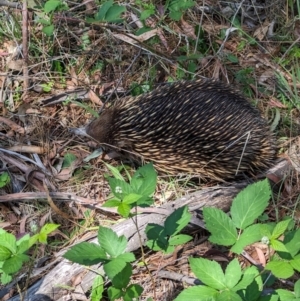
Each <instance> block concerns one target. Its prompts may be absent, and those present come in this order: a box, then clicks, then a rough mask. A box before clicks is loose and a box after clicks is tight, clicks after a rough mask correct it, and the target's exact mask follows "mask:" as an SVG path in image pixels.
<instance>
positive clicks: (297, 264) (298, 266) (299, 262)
mask: <svg viewBox="0 0 300 301" xmlns="http://www.w3.org/2000/svg"><path fill="white" fill-rule="evenodd" d="M290 264H291V266H292V267H293V268H294V269H295V270H296V271H298V272H300V254H298V255H296V256H295V257H294V258H293V259H292V260H291V261H290Z"/></svg>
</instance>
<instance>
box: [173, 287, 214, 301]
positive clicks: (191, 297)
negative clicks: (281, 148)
mask: <svg viewBox="0 0 300 301" xmlns="http://www.w3.org/2000/svg"><path fill="white" fill-rule="evenodd" d="M218 294H219V292H218V291H217V290H215V289H213V288H211V287H207V286H204V285H197V286H192V287H189V288H187V289H185V290H184V291H182V292H181V293H180V294H179V295H178V296H177V298H176V299H175V300H174V301H187V300H188V301H208V300H215V298H216V297H217V295H218Z"/></svg>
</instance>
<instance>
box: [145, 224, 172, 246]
mask: <svg viewBox="0 0 300 301" xmlns="http://www.w3.org/2000/svg"><path fill="white" fill-rule="evenodd" d="M145 232H146V235H147V238H148V240H147V242H146V245H147V246H148V247H149V248H150V249H152V250H154V251H159V250H164V251H166V250H167V248H168V246H169V242H168V240H167V238H166V235H165V232H164V227H162V226H160V225H157V224H151V223H150V224H148V225H147V226H146V230H145Z"/></svg>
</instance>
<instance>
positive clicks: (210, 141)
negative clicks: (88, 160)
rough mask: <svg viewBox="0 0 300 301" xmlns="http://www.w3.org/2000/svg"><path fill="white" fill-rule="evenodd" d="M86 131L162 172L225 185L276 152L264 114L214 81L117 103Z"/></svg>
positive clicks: (254, 169)
mask: <svg viewBox="0 0 300 301" xmlns="http://www.w3.org/2000/svg"><path fill="white" fill-rule="evenodd" d="M86 133H87V134H88V135H89V136H91V137H93V138H94V139H95V140H97V141H98V142H99V143H100V144H102V146H103V147H104V148H111V149H114V150H118V151H121V152H122V153H123V154H125V155H126V156H128V157H129V158H134V159H135V160H138V161H140V162H153V163H154V165H155V167H156V168H157V169H158V170H160V171H163V172H166V173H169V174H173V175H174V174H180V173H190V174H193V175H198V176H199V177H201V178H210V179H216V180H221V181H223V180H229V179H232V178H234V177H235V176H236V175H238V174H241V173H246V174H252V175H253V174H255V173H258V172H260V171H264V170H266V169H267V168H268V167H270V164H271V162H272V161H273V159H274V158H275V154H276V147H275V143H274V138H273V136H272V134H271V133H270V130H269V128H268V125H267V123H266V121H265V120H264V119H263V118H262V117H261V116H260V113H259V111H258V110H257V109H256V108H254V107H253V106H252V105H251V104H250V103H249V102H248V101H247V100H246V99H245V98H244V97H243V96H241V95H240V94H239V93H238V92H237V91H235V90H232V89H231V88H230V87H229V86H228V85H225V84H222V83H220V82H217V81H214V80H196V81H191V82H189V81H181V82H177V83H175V84H170V85H165V86H164V87H162V88H159V89H156V90H154V91H152V92H151V93H148V94H144V95H140V96H138V97H132V98H127V99H126V98H125V99H123V100H120V101H117V102H116V103H115V104H114V105H112V106H111V107H109V108H106V109H104V111H103V112H102V114H101V115H100V117H99V118H98V119H96V120H94V121H92V122H91V123H90V124H89V125H88V126H87V127H86Z"/></svg>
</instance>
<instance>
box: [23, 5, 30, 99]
mask: <svg viewBox="0 0 300 301" xmlns="http://www.w3.org/2000/svg"><path fill="white" fill-rule="evenodd" d="M22 17H23V20H22V46H23V60H24V64H23V76H24V83H23V90H24V92H23V95H22V97H23V98H24V96H26V94H27V92H28V87H29V77H28V10H27V0H23V8H22Z"/></svg>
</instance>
